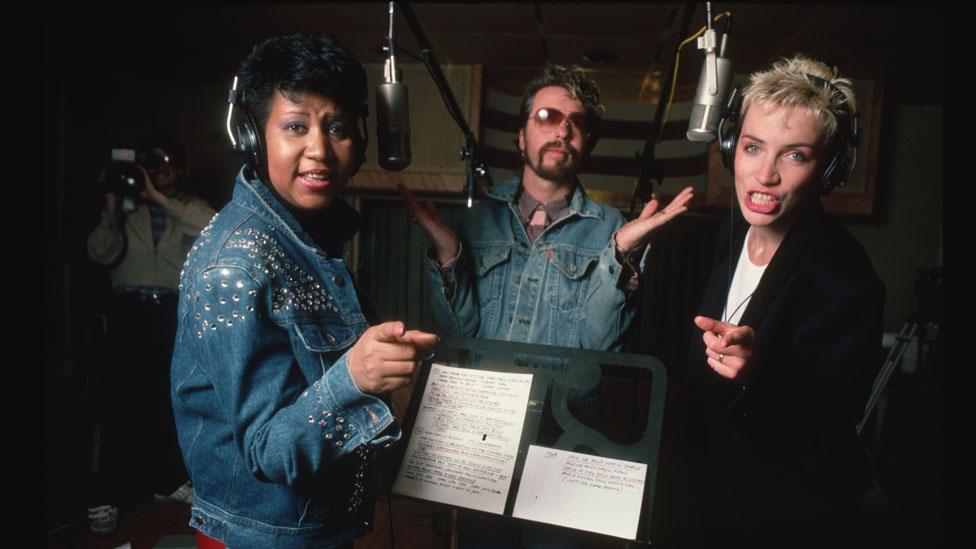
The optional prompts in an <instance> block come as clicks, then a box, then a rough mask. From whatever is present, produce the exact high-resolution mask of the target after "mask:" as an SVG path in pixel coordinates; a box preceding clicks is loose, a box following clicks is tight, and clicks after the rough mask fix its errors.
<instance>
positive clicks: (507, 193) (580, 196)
mask: <svg viewBox="0 0 976 549" xmlns="http://www.w3.org/2000/svg"><path fill="white" fill-rule="evenodd" d="M521 186H522V177H521V176H516V177H513V178H511V179H507V180H505V181H502V182H501V183H498V184H497V185H494V186H492V187H490V188H489V189H488V190H486V191H485V194H487V195H488V196H489V197H491V198H494V199H495V200H498V201H501V202H507V203H508V204H510V205H511V206H512V208H514V211H515V214H516V216H517V215H518V204H516V197H517V196H518V191H519V188H520V187H521ZM573 214H577V215H579V216H580V217H593V218H596V219H603V210H602V209H601V208H600V206H599V204H597V203H596V202H593V200H592V199H591V198H590V196H589V195H588V194H586V191H585V190H584V189H583V184H582V183H580V182H579V180H578V179H577V180H576V192H574V193H573V200H572V201H571V202H570V204H569V215H570V216H571V215H573Z"/></svg>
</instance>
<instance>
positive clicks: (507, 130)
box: [479, 82, 708, 210]
mask: <svg viewBox="0 0 976 549" xmlns="http://www.w3.org/2000/svg"><path fill="white" fill-rule="evenodd" d="M693 92H694V90H678V92H677V93H676V98H675V102H674V104H673V105H672V107H671V114H670V120H669V122H668V123H667V125H666V126H665V128H664V135H663V137H662V140H661V142H660V143H658V145H657V147H656V148H655V160H656V169H657V170H658V171H659V173H660V174H661V176H662V178H663V180H662V183H661V184H660V185H657V183H656V182H655V185H654V192H655V193H657V194H658V195H660V196H665V197H666V196H672V195H674V194H676V193H677V192H678V191H680V190H681V189H682V188H684V187H685V186H688V185H691V186H693V187H694V188H695V190H696V191H698V192H699V193H700V194H702V195H703V194H704V189H705V184H706V174H707V170H708V145H704V144H701V143H692V142H690V141H688V140H687V139H685V131H686V130H687V128H688V118H689V116H690V114H691V98H692V94H693ZM483 97H484V102H483V104H482V110H481V135H480V137H479V139H480V142H481V146H482V151H483V154H484V158H485V163H486V164H487V166H488V171H489V173H490V174H491V177H492V181H493V182H495V183H497V182H500V181H504V180H505V179H508V178H509V177H512V176H513V175H516V174H517V173H518V172H520V170H521V159H520V158H519V154H518V150H517V148H516V145H515V139H516V138H517V134H518V129H519V122H520V121H519V120H518V107H519V102H520V99H521V96H520V95H514V94H512V93H510V92H508V91H503V90H501V89H499V88H498V87H493V86H492V84H491V82H488V84H487V89H486V91H485V94H484V96H483ZM679 98H681V99H683V100H681V101H679ZM602 103H603V104H604V106H605V107H606V114H605V116H604V121H603V124H602V126H601V132H600V133H601V137H600V140H599V141H598V142H597V144H596V147H595V148H594V149H593V152H592V153H591V154H590V157H589V158H588V159H587V160H586V161H585V162H584V163H583V166H582V168H581V171H580V175H579V178H580V181H582V183H583V186H584V187H586V190H587V192H588V193H590V195H591V196H593V197H594V198H596V199H597V200H600V201H601V202H606V203H608V204H611V205H613V206H616V207H618V208H621V209H624V210H626V209H627V208H628V207H629V206H630V199H631V195H632V194H633V191H634V183H635V181H636V177H637V162H636V160H635V155H636V154H638V153H639V152H640V151H641V150H642V148H643V146H644V140H645V139H646V138H647V136H648V135H649V133H650V131H651V121H652V119H653V118H654V115H655V110H656V105H654V104H650V103H646V102H638V101H636V100H635V101H632V102H625V101H608V100H604V101H602Z"/></svg>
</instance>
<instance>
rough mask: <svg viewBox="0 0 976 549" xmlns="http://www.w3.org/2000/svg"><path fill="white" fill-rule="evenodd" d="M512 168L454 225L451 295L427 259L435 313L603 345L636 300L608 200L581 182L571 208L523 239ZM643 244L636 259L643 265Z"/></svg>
mask: <svg viewBox="0 0 976 549" xmlns="http://www.w3.org/2000/svg"><path fill="white" fill-rule="evenodd" d="M520 185H521V180H520V178H517V177H516V178H513V179H509V180H507V181H504V182H502V183H499V184H497V185H495V186H493V187H492V188H491V189H489V190H488V191H487V194H488V196H489V198H490V199H489V200H485V201H483V202H480V203H479V204H476V205H475V206H474V207H473V208H472V209H471V211H470V212H469V213H468V215H467V216H466V218H465V220H464V222H463V223H462V225H461V227H460V228H459V231H458V236H459V239H460V241H461V249H460V250H459V251H458V257H457V258H456V259H455V261H454V267H453V278H454V280H455V290H454V292H453V295H451V294H450V293H449V292H444V291H441V289H442V288H443V277H442V274H441V272H440V271H439V269H438V267H437V265H436V264H435V263H434V262H433V261H430V262H428V263H429V264H428V268H427V270H428V273H427V277H428V281H429V283H430V284H431V288H433V291H432V292H431V295H432V299H433V303H432V310H433V314H434V318H435V320H436V321H437V323H438V325H439V327H440V329H441V330H442V331H444V332H446V334H448V335H460V336H467V337H481V338H487V339H500V340H507V341H523V342H528V343H539V344H546V345H558V346H563V347H580V348H585V349H596V350H607V349H615V348H619V346H620V343H621V342H620V336H621V335H622V334H623V332H624V330H626V328H627V326H628V325H629V324H630V322H631V321H632V320H633V318H634V314H635V310H636V309H635V308H636V305H637V303H636V300H634V299H632V297H633V295H632V294H631V292H628V291H626V290H624V289H622V288H623V286H624V285H625V282H626V280H623V276H624V274H625V273H628V271H627V270H625V269H623V268H622V265H621V264H620V262H619V261H618V259H617V254H616V249H615V248H616V246H615V242H614V241H613V238H612V237H613V234H614V232H615V231H616V230H617V229H619V228H620V227H621V226H622V225H623V224H624V218H623V216H622V215H621V214H620V212H619V211H617V210H616V209H614V208H612V207H610V206H608V205H606V204H601V203H598V202H594V201H593V200H592V199H590V197H589V196H588V195H587V194H586V192H585V191H584V190H583V187H582V186H579V187H578V189H577V192H576V193H574V195H573V199H572V201H571V203H570V206H569V214H568V215H567V216H565V217H563V218H562V219H560V220H558V221H556V222H554V223H552V224H551V225H550V226H549V227H547V228H546V230H545V231H544V232H543V233H542V234H541V235H540V236H539V237H538V239H536V241H535V242H534V243H533V242H530V240H529V237H528V235H527V234H526V232H525V228H524V227H523V226H522V223H521V221H520V217H519V214H518V209H517V204H516V197H517V192H518V189H519V186H520ZM646 257H647V250H645V251H644V253H643V254H642V257H641V261H640V267H641V270H642V271H643V266H644V261H645V259H646Z"/></svg>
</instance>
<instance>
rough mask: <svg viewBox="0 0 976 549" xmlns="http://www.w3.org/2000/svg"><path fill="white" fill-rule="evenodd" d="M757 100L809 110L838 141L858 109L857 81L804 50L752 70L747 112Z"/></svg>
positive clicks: (745, 98)
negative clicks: (854, 81)
mask: <svg viewBox="0 0 976 549" xmlns="http://www.w3.org/2000/svg"><path fill="white" fill-rule="evenodd" d="M753 103H762V104H765V105H769V106H777V107H799V108H802V109H805V110H807V111H808V112H810V113H811V114H813V115H814V116H816V117H817V118H818V119H819V120H820V121H821V122H822V123H823V127H824V131H825V132H826V134H827V135H826V143H827V144H828V145H832V144H833V143H834V136H836V135H837V130H838V128H839V127H840V128H842V129H843V130H844V131H849V130H848V128H849V125H850V123H851V122H850V120H851V117H852V115H853V114H854V113H855V112H856V110H857V106H856V100H855V98H854V89H853V82H851V80H850V79H847V78H843V77H841V76H840V74H838V72H837V67H830V66H829V65H827V64H826V63H824V62H822V61H817V60H816V59H813V58H811V57H808V56H806V55H804V54H802V53H801V54H797V55H795V56H793V57H791V58H783V59H780V60H779V61H777V62H776V63H773V66H772V67H771V68H770V69H769V70H765V71H757V72H754V73H752V75H751V76H750V82H749V86H748V87H747V88H746V90H745V92H744V93H743V97H742V113H743V115H745V113H746V112H747V111H748V110H749V107H750V106H751V105H752V104H753Z"/></svg>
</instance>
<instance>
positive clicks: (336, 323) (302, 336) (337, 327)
mask: <svg viewBox="0 0 976 549" xmlns="http://www.w3.org/2000/svg"><path fill="white" fill-rule="evenodd" d="M330 320H333V321H332V322H329V321H324V322H323V321H319V322H308V323H296V324H293V325H292V326H293V328H294V330H295V334H297V336H298V340H299V341H301V342H302V345H304V346H305V348H306V349H308V350H309V351H312V352H316V353H328V352H332V351H338V350H341V349H345V348H346V347H349V346H351V345H352V344H353V343H355V342H356V330H354V329H353V328H352V327H351V326H346V325H345V324H343V323H342V321H341V320H339V319H330Z"/></svg>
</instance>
